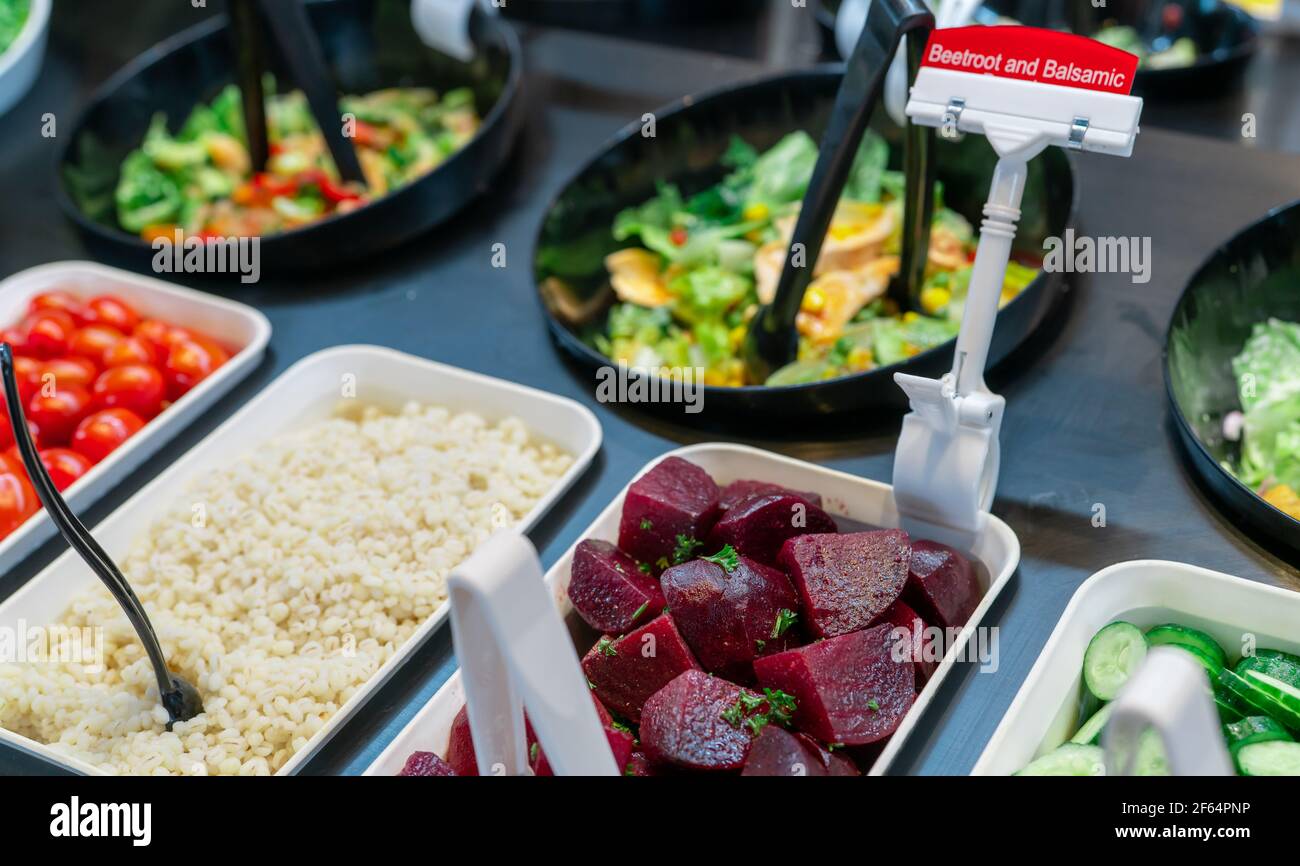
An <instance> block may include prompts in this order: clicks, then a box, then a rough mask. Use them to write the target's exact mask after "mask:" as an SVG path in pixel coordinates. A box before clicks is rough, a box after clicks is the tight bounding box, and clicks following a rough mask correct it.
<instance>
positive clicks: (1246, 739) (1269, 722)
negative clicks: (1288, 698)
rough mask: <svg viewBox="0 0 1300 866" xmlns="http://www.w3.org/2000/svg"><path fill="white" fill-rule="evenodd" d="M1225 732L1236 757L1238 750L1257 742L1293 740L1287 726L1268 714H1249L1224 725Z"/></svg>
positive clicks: (1229, 747)
mask: <svg viewBox="0 0 1300 866" xmlns="http://www.w3.org/2000/svg"><path fill="white" fill-rule="evenodd" d="M1223 732H1224V735H1225V736H1226V737H1227V739H1228V749H1229V751H1231V752H1232V755H1233V757H1234V758H1235V757H1236V756H1237V752H1239V751H1241V750H1242V749H1244V748H1245V747H1246V746H1250V745H1254V744H1255V743H1269V742H1272V741H1273V740H1281V741H1283V742H1293V740H1292V737H1291V735H1290V734H1289V733H1287V730H1286V728H1284V727H1282V726H1281V725H1280V724H1278V723H1277V722H1276V721H1274V720H1273V719H1271V718H1269V717H1268V716H1248V717H1247V718H1244V719H1242V720H1241V721H1240V722H1234V723H1232V724H1231V725H1224V727H1223Z"/></svg>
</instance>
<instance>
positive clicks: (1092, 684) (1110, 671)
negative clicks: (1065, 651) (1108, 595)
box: [1083, 622, 1147, 701]
mask: <svg viewBox="0 0 1300 866" xmlns="http://www.w3.org/2000/svg"><path fill="white" fill-rule="evenodd" d="M1146 657H1147V639H1146V635H1144V634H1142V629H1140V628H1138V627H1137V626H1135V625H1133V623H1131V622H1112V623H1111V624H1110V625H1108V626H1106V627H1105V628H1103V629H1102V630H1101V631H1099V632H1097V633H1096V634H1095V635H1093V636H1092V640H1091V641H1090V642H1089V644H1088V650H1087V651H1086V652H1085V653H1084V654H1083V681H1084V682H1085V683H1086V684H1087V685H1088V691H1090V692H1092V693H1093V694H1094V695H1096V696H1097V697H1098V698H1101V699H1102V700H1103V701H1109V700H1113V699H1114V698H1115V696H1116V695H1117V694H1119V690H1120V689H1121V688H1122V687H1123V686H1124V683H1126V682H1128V678H1129V677H1130V676H1132V675H1133V672H1134V671H1136V670H1137V669H1138V667H1140V666H1141V664H1142V661H1143V660H1144V659H1145V658H1146Z"/></svg>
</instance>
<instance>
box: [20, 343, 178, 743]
mask: <svg viewBox="0 0 1300 866" xmlns="http://www.w3.org/2000/svg"><path fill="white" fill-rule="evenodd" d="M0 376H2V377H3V378H4V395H5V402H6V404H7V405H8V407H9V423H10V424H11V425H12V426H13V431H14V439H15V441H16V442H17V443H18V453H19V454H21V455H22V458H23V465H24V466H25V467H26V468H27V476H28V478H30V479H31V482H32V487H34V488H35V489H36V495H37V496H38V497H40V500H41V504H42V505H44V506H45V510H46V511H48V512H49V514H50V517H51V518H53V520H54V524H55V525H56V526H58V528H59V532H60V533H62V534H63V537H64V539H66V540H67V542H68V544H69V545H70V546H71V547H72V549H73V550H75V551H77V554H78V555H79V556H80V557H81V558H82V559H84V560H85V561H86V564H87V565H89V566H90V569H91V571H93V572H95V574H96V575H97V576H98V577H99V579H100V580H102V581H103V582H104V585H105V586H107V587H108V591H109V592H111V593H112V594H113V597H114V598H115V599H117V603H118V604H120V605H121V606H122V610H123V611H124V612H125V613H126V617H127V619H129V620H130V621H131V625H132V626H133V627H134V628H135V632H136V634H137V635H139V637H140V642H141V643H142V644H144V649H145V652H147V653H148V654H149V661H150V662H151V663H152V664H153V671H154V676H156V677H157V678H158V694H159V696H160V698H161V701H162V705H163V708H164V709H165V710H167V719H168V721H167V730H169V731H170V730H171V729H172V726H173V725H174V724H175V723H176V722H185V721H189V720H190V719H192V718H194V717H195V716H197V715H198V714H199V713H201V712H203V699H202V697H200V695H199V692H198V689H196V688H194V686H192V685H190V683H189V682H188V681H186V680H185V679H184V678H183V677H181V676H179V675H177V674H174V673H172V671H171V670H170V669H169V668H168V667H167V659H166V658H165V657H164V656H163V651H162V646H161V645H159V643H158V635H157V634H156V633H155V632H154V629H153V624H152V623H150V622H149V615H148V614H146V613H145V610H144V605H142V604H140V599H138V598H137V597H136V594H135V591H134V590H132V589H131V584H129V583H128V582H127V580H126V577H125V576H124V575H123V574H122V572H121V571H120V570H119V569H118V567H117V565H115V564H114V562H113V560H112V559H111V558H110V557H109V555H108V554H107V553H105V552H104V549H103V548H102V547H100V546H99V543H98V542H96V541H95V539H94V537H93V536H91V534H90V532H89V530H87V529H86V527H85V525H83V524H82V522H81V521H80V520H79V519H77V515H75V514H73V513H72V509H70V508H68V503H66V502H64V501H63V497H62V496H61V495H60V494H59V491H58V490H57V489H56V488H55V486H54V482H53V481H51V480H50V474H49V472H48V471H47V470H46V469H45V464H44V463H43V462H42V461H41V457H40V454H39V453H37V451H36V443H35V442H33V441H32V434H31V431H30V430H29V429H28V428H27V417H26V415H25V414H24V413H23V407H22V398H21V396H20V395H19V392H18V379H17V377H16V376H15V375H14V356H13V348H12V347H11V346H10V345H9V344H8V343H0Z"/></svg>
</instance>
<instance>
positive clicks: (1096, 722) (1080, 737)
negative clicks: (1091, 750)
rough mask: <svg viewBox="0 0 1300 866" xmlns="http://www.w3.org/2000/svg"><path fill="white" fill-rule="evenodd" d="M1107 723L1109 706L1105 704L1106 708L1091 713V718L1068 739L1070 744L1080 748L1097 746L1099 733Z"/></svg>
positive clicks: (1099, 737)
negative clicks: (1077, 745)
mask: <svg viewBox="0 0 1300 866" xmlns="http://www.w3.org/2000/svg"><path fill="white" fill-rule="evenodd" d="M1108 721H1110V704H1106V706H1104V707H1102V708H1101V709H1100V710H1097V712H1095V713H1093V715H1092V718H1090V719H1088V721H1086V722H1084V723H1083V726H1082V727H1080V728H1079V730H1078V731H1076V732H1075V734H1074V736H1073V737H1071V738H1070V742H1071V743H1077V744H1079V745H1081V746H1095V745H1097V744H1098V743H1099V742H1100V741H1101V732H1102V730H1103V729H1104V728H1105V727H1106V723H1107V722H1108Z"/></svg>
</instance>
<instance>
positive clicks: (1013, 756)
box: [971, 560, 1300, 776]
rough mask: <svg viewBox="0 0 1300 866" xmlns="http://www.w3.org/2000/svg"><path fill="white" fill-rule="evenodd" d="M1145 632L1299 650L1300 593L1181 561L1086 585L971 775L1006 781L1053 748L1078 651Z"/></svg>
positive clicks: (1073, 712)
mask: <svg viewBox="0 0 1300 866" xmlns="http://www.w3.org/2000/svg"><path fill="white" fill-rule="evenodd" d="M1117 619H1122V620H1127V621H1129V622H1131V623H1133V624H1134V625H1137V626H1140V627H1142V628H1149V627H1151V626H1154V625H1160V624H1161V623H1167V622H1175V623H1179V624H1181V625H1187V626H1191V627H1192V628H1198V629H1201V630H1202V631H1205V632H1208V633H1209V634H1211V635H1213V636H1214V639H1215V640H1217V641H1218V642H1219V643H1220V644H1222V645H1223V648H1224V649H1225V650H1227V651H1228V655H1229V656H1232V655H1234V654H1236V655H1240V648H1241V644H1242V639H1243V636H1244V635H1246V634H1251V635H1254V636H1255V640H1256V642H1257V645H1258V646H1260V647H1268V648H1270V649H1280V650H1285V651H1287V652H1293V653H1296V652H1300V593H1296V592H1291V591H1290V590H1286V589H1281V588H1279V587H1275V586H1269V585H1267V584H1263V583H1256V582H1255V581H1250V580H1243V579H1242V578H1239V577H1232V576H1231V575H1227V574H1221V573H1219V572H1217V571H1210V570H1208V569H1204V568H1198V567H1197V566H1194V565H1186V564H1184V563H1181V562H1165V561H1161V560H1142V561H1137V562H1123V563H1120V564H1118V565H1112V566H1111V567H1110V568H1107V569H1104V570H1102V571H1099V572H1097V573H1096V574H1094V575H1093V576H1092V577H1090V578H1088V580H1086V581H1085V582H1084V583H1083V585H1082V586H1080V587H1079V589H1078V591H1077V592H1075V594H1074V598H1072V599H1070V604H1069V606H1068V607H1066V609H1065V613H1063V614H1061V620H1060V622H1058V623H1057V625H1056V629H1055V630H1054V631H1053V632H1052V636H1051V637H1050V638H1048V641H1047V645H1046V646H1045V647H1043V652H1042V655H1040V656H1039V657H1038V661H1037V662H1036V663H1035V664H1034V667H1033V670H1031V671H1030V672H1029V677H1028V678H1027V679H1026V680H1025V684H1024V685H1023V686H1021V687H1020V692H1019V693H1018V694H1017V695H1016V698H1015V700H1014V701H1013V702H1012V704H1011V707H1010V709H1008V710H1007V714H1006V715H1005V716H1004V717H1003V718H1002V724H1000V725H998V729H997V730H996V731H994V732H993V737H992V738H991V739H990V740H989V743H988V746H986V747H985V749H984V754H982V755H981V756H980V759H979V761H978V762H977V763H976V764H975V768H974V769H973V770H972V771H971V774H972V775H975V776H1007V775H1010V774H1011V773H1014V772H1016V771H1017V770H1019V769H1021V768H1022V767H1024V766H1025V765H1026V764H1028V763H1029V762H1030V761H1032V760H1033V759H1034V758H1036V757H1038V756H1039V755H1042V754H1044V753H1046V752H1050V751H1051V750H1052V749H1055V748H1056V747H1057V746H1059V745H1060V744H1061V743H1063V742H1065V741H1066V740H1068V739H1069V738H1070V736H1071V735H1072V734H1073V733H1074V731H1075V729H1076V728H1077V726H1078V724H1079V719H1078V711H1079V702H1080V698H1081V697H1082V688H1083V653H1084V651H1085V650H1086V649H1087V648H1088V642H1089V641H1090V640H1091V639H1092V636H1093V635H1094V634H1096V633H1097V631H1098V630H1099V629H1100V628H1101V627H1102V626H1104V625H1106V624H1107V623H1110V622H1113V621H1115V620H1117Z"/></svg>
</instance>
